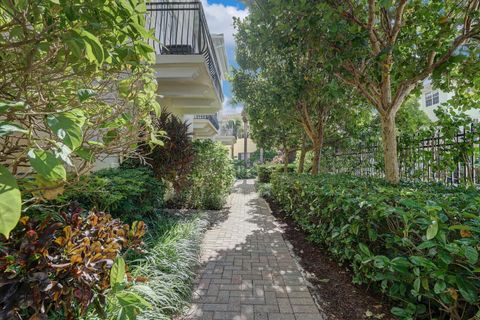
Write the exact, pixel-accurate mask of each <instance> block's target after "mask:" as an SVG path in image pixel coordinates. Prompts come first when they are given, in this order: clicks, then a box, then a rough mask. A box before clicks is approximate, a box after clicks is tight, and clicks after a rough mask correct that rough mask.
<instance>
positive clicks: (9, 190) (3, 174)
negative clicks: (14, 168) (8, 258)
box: [0, 166, 22, 238]
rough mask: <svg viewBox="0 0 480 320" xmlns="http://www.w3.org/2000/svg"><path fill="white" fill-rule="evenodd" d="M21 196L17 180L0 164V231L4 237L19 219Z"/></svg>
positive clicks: (7, 235)
mask: <svg viewBox="0 0 480 320" xmlns="http://www.w3.org/2000/svg"><path fill="white" fill-rule="evenodd" d="M21 210H22V197H21V194H20V190H19V189H18V185H17V180H16V179H15V177H14V176H13V175H12V174H11V173H10V171H8V169H7V168H5V167H3V166H0V233H1V234H3V235H4V236H5V237H6V238H8V237H9V235H10V231H12V230H13V228H15V226H16V225H17V223H18V220H19V219H20V213H21Z"/></svg>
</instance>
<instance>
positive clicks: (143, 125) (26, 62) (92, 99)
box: [0, 0, 160, 237]
mask: <svg viewBox="0 0 480 320" xmlns="http://www.w3.org/2000/svg"><path fill="white" fill-rule="evenodd" d="M145 10H146V7H145V3H144V1H143V0H129V1H115V0H107V1H103V0H102V1H96V0H92V1H51V0H39V1H3V2H2V4H1V5H0V32H1V36H0V47H1V50H0V68H1V69H2V73H1V74H0V83H1V84H2V85H1V86H0V120H1V121H0V139H1V145H2V151H1V153H0V163H1V166H0V189H1V193H0V220H1V223H0V233H2V234H3V235H4V236H6V237H8V236H9V233H10V231H11V230H12V229H13V228H14V227H15V225H16V224H17V222H18V220H19V218H20V211H21V205H22V203H24V204H26V205H28V204H32V203H38V201H40V200H42V199H47V200H49V199H53V198H55V197H56V196H57V195H58V194H60V193H61V192H62V191H63V186H64V185H65V183H66V180H67V171H68V172H71V175H70V176H71V177H72V178H75V176H78V175H81V174H83V173H85V172H87V171H88V170H89V169H90V168H91V167H92V165H93V163H94V161H95V160H97V159H102V157H104V156H106V155H107V156H108V155H120V154H123V155H127V156H128V155H129V154H130V153H131V151H132V150H134V149H135V148H132V147H133V146H134V145H136V144H139V143H144V142H145V141H146V140H147V139H149V140H150V141H151V142H152V143H155V142H158V139H157V136H156V134H155V133H154V130H153V129H152V127H151V125H150V120H149V115H150V113H151V112H153V111H157V112H159V111H160V110H159V106H158V103H157V102H156V82H155V78H154V72H153V71H152V69H151V67H150V63H151V62H153V61H154V59H155V58H154V57H155V55H154V51H153V49H152V48H151V47H150V46H149V45H148V44H147V43H146V42H145V41H146V40H147V38H149V37H151V36H150V33H149V32H147V31H146V30H145V27H144V22H145ZM24 176H29V177H30V176H31V177H33V179H23V180H21V181H17V179H16V178H18V177H24ZM19 188H21V189H24V190H26V191H27V192H26V193H25V194H24V196H25V195H27V194H28V195H33V198H23V199H22V197H21V194H20V192H19Z"/></svg>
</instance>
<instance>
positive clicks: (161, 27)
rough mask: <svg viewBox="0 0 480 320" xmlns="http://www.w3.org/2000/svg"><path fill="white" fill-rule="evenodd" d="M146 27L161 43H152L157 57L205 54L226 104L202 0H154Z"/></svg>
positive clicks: (214, 80) (218, 90) (211, 73)
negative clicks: (189, 0) (174, 0)
mask: <svg viewBox="0 0 480 320" xmlns="http://www.w3.org/2000/svg"><path fill="white" fill-rule="evenodd" d="M146 26H147V28H148V29H149V30H154V31H155V33H154V35H155V38H156V39H157V40H159V42H157V41H153V40H149V41H150V44H151V45H152V46H153V47H154V48H155V52H156V53H157V54H166V55H167V54H172V55H202V56H203V57H204V58H205V61H206V63H207V66H208V71H209V73H210V76H211V78H212V81H213V84H214V87H215V91H216V92H217V94H218V97H219V99H220V100H221V101H223V92H222V86H221V74H220V67H219V63H218V59H217V55H216V52H215V47H214V45H213V41H212V37H211V35H210V31H209V30H208V25H207V20H206V18H205V13H204V12H203V7H202V4H201V3H200V1H191V2H166V1H151V2H149V3H147V15H146Z"/></svg>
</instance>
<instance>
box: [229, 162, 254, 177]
mask: <svg viewBox="0 0 480 320" xmlns="http://www.w3.org/2000/svg"><path fill="white" fill-rule="evenodd" d="M233 166H234V168H235V177H236V178H237V179H253V178H255V177H256V176H257V168H256V167H255V166H253V167H248V168H245V161H244V160H234V161H233Z"/></svg>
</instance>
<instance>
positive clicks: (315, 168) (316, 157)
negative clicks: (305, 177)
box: [312, 125, 323, 176]
mask: <svg viewBox="0 0 480 320" xmlns="http://www.w3.org/2000/svg"><path fill="white" fill-rule="evenodd" d="M312 142H313V162H312V175H314V176H316V175H318V172H319V170H320V159H321V154H322V148H323V125H320V126H319V128H318V131H317V136H316V137H315V139H314V141H312Z"/></svg>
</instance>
